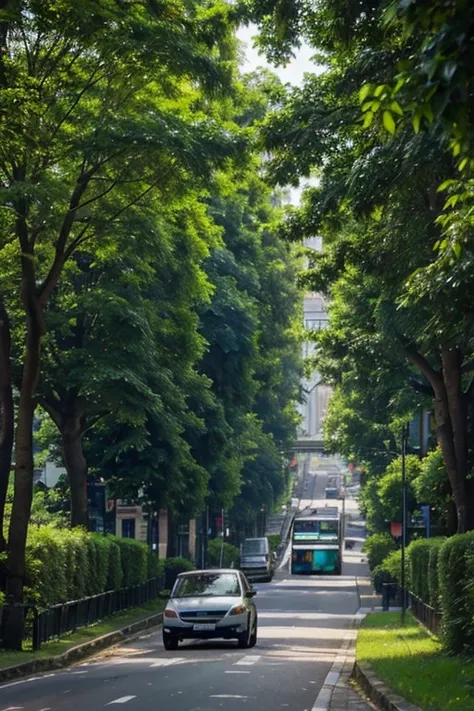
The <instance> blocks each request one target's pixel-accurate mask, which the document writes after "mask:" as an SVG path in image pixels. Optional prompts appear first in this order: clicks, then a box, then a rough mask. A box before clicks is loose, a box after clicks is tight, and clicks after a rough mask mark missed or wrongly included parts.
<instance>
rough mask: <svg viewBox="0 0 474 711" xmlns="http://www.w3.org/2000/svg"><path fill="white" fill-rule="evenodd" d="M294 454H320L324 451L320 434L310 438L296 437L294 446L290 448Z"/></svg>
mask: <svg viewBox="0 0 474 711" xmlns="http://www.w3.org/2000/svg"><path fill="white" fill-rule="evenodd" d="M291 451H292V452H294V453H301V454H305V453H306V452H308V453H311V452H322V451H324V439H323V435H322V434H316V435H312V436H310V437H301V436H300V437H298V439H297V440H296V442H295V444H294V445H293V447H292V448H291Z"/></svg>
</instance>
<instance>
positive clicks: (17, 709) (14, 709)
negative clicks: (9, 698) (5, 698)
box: [4, 706, 23, 711]
mask: <svg viewBox="0 0 474 711" xmlns="http://www.w3.org/2000/svg"><path fill="white" fill-rule="evenodd" d="M22 708H23V706H9V707H8V708H7V709H4V711H20V709H22Z"/></svg>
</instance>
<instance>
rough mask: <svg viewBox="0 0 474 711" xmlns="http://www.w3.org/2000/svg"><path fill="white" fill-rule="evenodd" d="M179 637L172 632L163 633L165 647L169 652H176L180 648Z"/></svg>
mask: <svg viewBox="0 0 474 711" xmlns="http://www.w3.org/2000/svg"><path fill="white" fill-rule="evenodd" d="M178 642H179V640H178V638H177V637H174V636H172V635H170V634H164V635H163V647H164V648H165V649H166V651H167V652H174V651H176V650H177V649H178Z"/></svg>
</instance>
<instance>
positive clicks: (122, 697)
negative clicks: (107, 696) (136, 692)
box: [107, 696, 137, 706]
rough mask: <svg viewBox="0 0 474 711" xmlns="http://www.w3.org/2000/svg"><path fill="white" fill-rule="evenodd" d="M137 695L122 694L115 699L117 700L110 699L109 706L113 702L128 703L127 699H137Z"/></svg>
mask: <svg viewBox="0 0 474 711" xmlns="http://www.w3.org/2000/svg"><path fill="white" fill-rule="evenodd" d="M136 698H137V697H136V696H121V697H120V699H115V701H110V702H109V703H108V704H107V706H112V704H126V703H127V701H131V700H132V699H136Z"/></svg>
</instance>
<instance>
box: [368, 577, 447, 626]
mask: <svg viewBox="0 0 474 711" xmlns="http://www.w3.org/2000/svg"><path fill="white" fill-rule="evenodd" d="M382 587H383V594H382V609H383V610H384V611H388V610H389V609H390V605H391V604H393V605H394V606H400V605H401V604H402V602H403V590H402V589H401V588H399V587H398V586H397V585H396V584H395V583H383V586H382ZM405 595H406V601H407V606H408V607H409V609H410V612H411V613H412V615H413V616H414V617H416V619H417V620H418V621H419V622H421V624H422V625H424V626H425V627H426V628H427V629H428V630H429V631H430V632H432V633H433V634H434V635H436V636H437V637H439V635H440V633H441V620H442V614H441V610H439V609H437V608H435V607H431V605H427V604H426V602H423V600H421V599H420V598H419V597H417V596H416V595H414V594H413V593H412V592H409V591H406V592H405Z"/></svg>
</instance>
